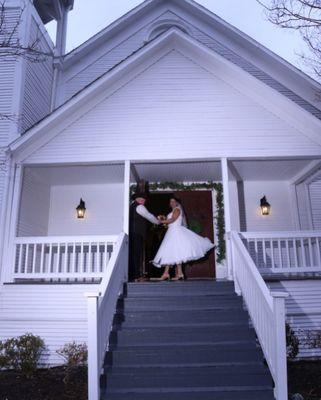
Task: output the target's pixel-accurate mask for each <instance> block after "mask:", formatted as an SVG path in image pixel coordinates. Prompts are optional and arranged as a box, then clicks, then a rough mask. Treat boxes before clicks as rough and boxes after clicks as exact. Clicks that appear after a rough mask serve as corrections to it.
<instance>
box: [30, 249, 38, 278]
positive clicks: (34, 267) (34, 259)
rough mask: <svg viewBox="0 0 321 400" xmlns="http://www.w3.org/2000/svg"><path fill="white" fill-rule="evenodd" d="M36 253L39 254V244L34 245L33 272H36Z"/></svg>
mask: <svg viewBox="0 0 321 400" xmlns="http://www.w3.org/2000/svg"><path fill="white" fill-rule="evenodd" d="M36 255H37V244H36V243H35V244H34V245H33V255H32V271H31V273H32V274H34V273H35V272H36Z"/></svg>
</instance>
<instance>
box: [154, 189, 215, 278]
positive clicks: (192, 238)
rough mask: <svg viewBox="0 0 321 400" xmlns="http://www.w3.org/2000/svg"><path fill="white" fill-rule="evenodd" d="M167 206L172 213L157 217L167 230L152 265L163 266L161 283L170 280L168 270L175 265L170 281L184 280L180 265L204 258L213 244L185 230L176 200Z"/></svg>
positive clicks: (179, 205)
mask: <svg viewBox="0 0 321 400" xmlns="http://www.w3.org/2000/svg"><path fill="white" fill-rule="evenodd" d="M169 204H170V207H171V209H172V212H171V213H170V214H168V215H167V218H166V217H163V216H159V217H158V219H159V220H160V221H161V222H162V224H164V225H167V226H168V229H167V232H166V234H165V237H164V239H163V241H162V243H161V245H160V247H159V249H158V252H157V254H156V256H155V258H154V260H153V261H152V263H153V264H154V265H155V266H156V267H158V268H161V267H164V266H165V271H164V273H163V275H162V276H161V278H160V280H161V281H165V280H169V279H170V275H169V268H170V266H173V265H176V274H175V278H173V279H172V280H173V281H174V280H175V281H178V280H183V279H184V274H183V270H182V263H186V262H188V261H193V260H198V259H200V258H202V257H204V256H205V254H206V253H207V252H208V251H209V250H211V249H212V248H213V247H214V244H213V243H212V242H211V241H210V240H209V239H208V238H203V237H202V236H199V235H197V234H196V233H194V232H193V231H191V230H189V229H188V228H187V224H186V218H185V214H184V211H183V208H182V206H181V204H180V201H179V200H178V199H177V198H175V197H172V198H171V199H170V203H169Z"/></svg>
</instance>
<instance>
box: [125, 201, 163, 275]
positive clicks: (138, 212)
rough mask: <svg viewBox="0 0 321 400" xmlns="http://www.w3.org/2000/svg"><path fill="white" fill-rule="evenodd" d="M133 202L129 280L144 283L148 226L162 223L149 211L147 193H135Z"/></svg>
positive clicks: (130, 226)
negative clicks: (145, 245) (145, 244)
mask: <svg viewBox="0 0 321 400" xmlns="http://www.w3.org/2000/svg"><path fill="white" fill-rule="evenodd" d="M132 200H133V202H132V203H131V206H130V214H129V280H131V281H144V280H145V279H146V278H145V277H144V271H143V270H144V268H143V263H144V243H145V239H146V236H147V230H148V225H149V223H152V224H155V225H159V224H160V221H159V220H158V219H157V218H156V217H155V216H154V215H153V214H151V213H150V212H149V211H148V210H147V208H146V206H145V204H146V201H147V194H146V193H135V194H134V195H133V196H132Z"/></svg>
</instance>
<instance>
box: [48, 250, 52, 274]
mask: <svg viewBox="0 0 321 400" xmlns="http://www.w3.org/2000/svg"><path fill="white" fill-rule="evenodd" d="M51 267H52V243H50V244H49V256H48V273H51V272H53V271H52V268H51Z"/></svg>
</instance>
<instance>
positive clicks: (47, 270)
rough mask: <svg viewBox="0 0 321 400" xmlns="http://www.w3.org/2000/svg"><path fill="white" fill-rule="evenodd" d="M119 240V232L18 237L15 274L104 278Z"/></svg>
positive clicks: (23, 275) (20, 276) (45, 277)
mask: <svg viewBox="0 0 321 400" xmlns="http://www.w3.org/2000/svg"><path fill="white" fill-rule="evenodd" d="M116 240H117V236H66V237H61V236H59V237H48V236H47V237H21V238H16V239H15V242H14V249H15V250H14V272H13V278H14V279H37V278H39V279H40V278H43V279H48V278H49V279H50V278H63V279H65V278H101V277H102V276H103V275H104V273H105V270H106V266H107V264H108V262H109V259H110V257H111V255H112V252H113V249H114V246H115V242H116Z"/></svg>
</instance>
